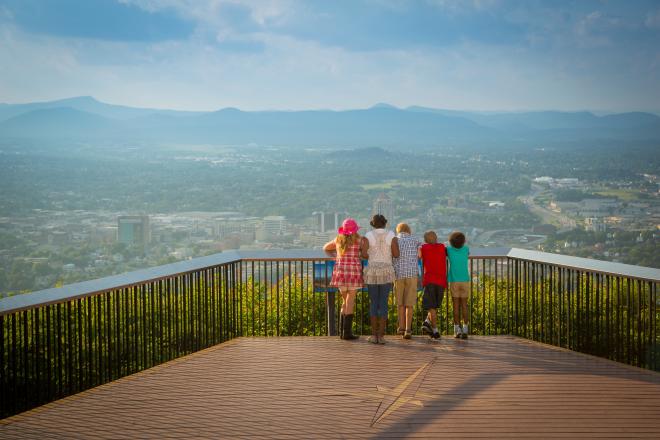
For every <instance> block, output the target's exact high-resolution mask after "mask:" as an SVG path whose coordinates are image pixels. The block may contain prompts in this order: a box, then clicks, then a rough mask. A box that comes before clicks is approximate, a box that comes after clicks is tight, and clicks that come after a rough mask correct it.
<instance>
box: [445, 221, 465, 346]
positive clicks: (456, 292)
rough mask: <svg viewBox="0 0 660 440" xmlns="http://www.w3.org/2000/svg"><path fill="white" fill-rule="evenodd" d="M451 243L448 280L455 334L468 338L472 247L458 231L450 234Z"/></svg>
mask: <svg viewBox="0 0 660 440" xmlns="http://www.w3.org/2000/svg"><path fill="white" fill-rule="evenodd" d="M449 244H450V246H448V247H447V259H448V260H449V270H448V272H447V281H449V291H450V292H451V299H452V302H453V305H454V336H455V337H457V338H462V339H467V337H468V333H469V324H470V316H469V315H468V308H467V302H468V298H469V297H470V271H469V269H468V257H469V255H470V249H469V248H468V247H467V246H466V245H465V234H463V233H462V232H458V231H454V232H452V233H451V235H449ZM459 312H462V313H459ZM461 314H462V315H463V316H462V317H463V326H461V320H460V315H461Z"/></svg>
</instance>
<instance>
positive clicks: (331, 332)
mask: <svg viewBox="0 0 660 440" xmlns="http://www.w3.org/2000/svg"><path fill="white" fill-rule="evenodd" d="M325 308H326V315H327V318H328V336H337V320H336V319H335V292H331V291H329V292H328V293H327V295H326V299H325Z"/></svg>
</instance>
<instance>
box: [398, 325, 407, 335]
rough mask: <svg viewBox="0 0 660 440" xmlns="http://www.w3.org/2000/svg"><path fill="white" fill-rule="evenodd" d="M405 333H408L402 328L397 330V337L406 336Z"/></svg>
mask: <svg viewBox="0 0 660 440" xmlns="http://www.w3.org/2000/svg"><path fill="white" fill-rule="evenodd" d="M405 333H406V331H405V330H404V329H402V328H401V327H399V328H398V329H396V334H397V335H403V334H405Z"/></svg>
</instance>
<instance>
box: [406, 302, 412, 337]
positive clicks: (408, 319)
mask: <svg viewBox="0 0 660 440" xmlns="http://www.w3.org/2000/svg"><path fill="white" fill-rule="evenodd" d="M405 315H406V320H405V322H404V325H405V327H404V330H407V331H410V330H411V329H412V320H413V308H412V307H405Z"/></svg>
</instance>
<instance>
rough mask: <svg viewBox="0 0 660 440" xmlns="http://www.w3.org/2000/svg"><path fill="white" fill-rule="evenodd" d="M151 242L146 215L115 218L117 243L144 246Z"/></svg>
mask: <svg viewBox="0 0 660 440" xmlns="http://www.w3.org/2000/svg"><path fill="white" fill-rule="evenodd" d="M150 240H151V231H150V229H149V217H148V216H146V215H122V216H119V217H117V241H119V242H120V243H126V244H142V245H145V244H147V243H149V241H150Z"/></svg>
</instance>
